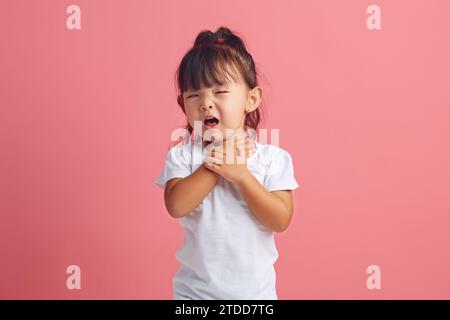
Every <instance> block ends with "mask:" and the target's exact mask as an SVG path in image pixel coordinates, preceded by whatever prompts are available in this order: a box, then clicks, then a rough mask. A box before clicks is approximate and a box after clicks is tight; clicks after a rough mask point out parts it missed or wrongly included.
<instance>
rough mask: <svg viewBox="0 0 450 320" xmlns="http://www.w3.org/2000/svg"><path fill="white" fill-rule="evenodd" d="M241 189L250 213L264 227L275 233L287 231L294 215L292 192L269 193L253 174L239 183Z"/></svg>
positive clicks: (246, 176)
mask: <svg viewBox="0 0 450 320" xmlns="http://www.w3.org/2000/svg"><path fill="white" fill-rule="evenodd" d="M239 187H240V190H241V193H242V195H243V197H244V199H245V201H246V202H247V205H248V207H249V208H250V211H251V212H252V213H253V215H254V216H255V217H256V218H257V219H258V221H259V222H260V223H261V224H262V225H264V226H265V227H267V228H269V229H271V230H273V231H275V232H283V231H285V230H286V229H287V227H288V226H289V223H290V221H291V218H292V213H293V203H292V202H293V201H292V191H291V190H280V191H273V192H269V191H267V189H266V188H264V187H263V186H262V185H261V183H260V182H259V181H258V180H257V179H256V178H255V177H254V176H253V175H252V174H251V173H249V174H246V175H245V177H243V178H242V179H241V180H240V181H239Z"/></svg>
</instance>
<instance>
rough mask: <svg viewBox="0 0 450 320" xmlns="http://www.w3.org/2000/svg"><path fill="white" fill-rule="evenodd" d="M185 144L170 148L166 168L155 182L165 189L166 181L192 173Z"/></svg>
mask: <svg viewBox="0 0 450 320" xmlns="http://www.w3.org/2000/svg"><path fill="white" fill-rule="evenodd" d="M183 151H185V150H184V149H183V145H182V144H180V145H176V146H174V147H172V148H170V149H169V151H168V153H167V157H166V162H165V164H164V168H163V169H162V171H161V173H160V175H159V177H158V178H157V179H156V180H155V184H156V185H157V186H158V187H160V188H162V189H164V188H165V187H166V182H167V181H168V180H170V179H172V178H184V177H187V176H188V175H190V174H191V166H190V161H189V159H188V157H187V156H186V155H185V154H184V152H183Z"/></svg>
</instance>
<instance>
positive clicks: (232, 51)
mask: <svg viewBox="0 0 450 320" xmlns="http://www.w3.org/2000/svg"><path fill="white" fill-rule="evenodd" d="M218 39H223V41H222V40H220V41H217V40H218ZM175 77H176V86H177V102H178V105H179V106H180V107H181V109H182V110H183V112H184V113H186V112H185V110H184V104H183V93H184V92H185V91H187V90H199V89H200V87H201V86H206V87H211V86H212V85H214V84H217V85H224V84H225V83H227V82H228V81H229V80H230V78H231V79H233V80H234V81H235V82H238V81H239V80H244V83H245V84H246V85H247V86H248V87H249V88H250V89H253V88H254V87H256V86H257V85H258V79H257V73H256V67H255V62H254V61H253V57H252V56H251V54H250V53H248V51H247V49H246V46H245V44H244V42H243V41H242V39H241V38H240V37H239V36H238V35H237V33H233V32H232V31H231V30H230V29H228V28H226V27H220V28H218V29H217V31H216V32H215V33H213V32H211V31H209V30H204V31H201V32H200V33H199V34H198V35H197V38H196V39H195V42H194V46H193V47H192V48H191V49H190V50H189V51H188V52H187V53H186V54H185V55H184V57H183V59H182V60H181V63H180V66H179V67H178V70H177V72H176V75H175ZM260 108H261V106H260V107H258V108H256V109H255V110H253V111H252V112H249V113H247V114H246V116H245V121H244V126H245V127H247V128H252V129H254V130H255V131H256V130H257V128H258V125H259V123H260V121H261V114H260ZM185 129H187V130H188V131H189V133H190V134H191V133H192V131H193V128H192V126H191V125H190V124H189V122H188V123H187V125H186V126H185Z"/></svg>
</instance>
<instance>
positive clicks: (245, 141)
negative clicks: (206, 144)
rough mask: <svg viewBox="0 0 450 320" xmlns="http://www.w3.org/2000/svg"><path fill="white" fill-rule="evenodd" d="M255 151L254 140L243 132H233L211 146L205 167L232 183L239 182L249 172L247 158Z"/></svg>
mask: <svg viewBox="0 0 450 320" xmlns="http://www.w3.org/2000/svg"><path fill="white" fill-rule="evenodd" d="M255 152H256V145H255V142H254V141H253V140H252V139H251V138H250V137H249V136H248V134H247V133H246V132H244V134H242V133H241V134H237V132H235V133H234V134H232V135H231V136H230V137H228V138H226V139H224V140H222V141H220V142H218V144H217V145H215V146H211V149H210V153H209V156H208V157H207V158H206V159H205V167H206V168H208V169H210V170H212V171H214V172H216V173H218V174H220V175H221V176H222V177H224V178H225V179H227V180H228V181H230V182H232V183H237V184H239V183H240V182H241V181H242V179H245V177H246V176H247V175H248V174H249V173H250V172H249V171H248V169H247V159H248V158H250V157H251V156H252V155H253V154H254V153H255Z"/></svg>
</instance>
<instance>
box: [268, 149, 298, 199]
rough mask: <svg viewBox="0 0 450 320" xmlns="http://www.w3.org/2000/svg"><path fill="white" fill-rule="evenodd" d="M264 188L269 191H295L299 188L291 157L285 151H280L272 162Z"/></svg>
mask: <svg viewBox="0 0 450 320" xmlns="http://www.w3.org/2000/svg"><path fill="white" fill-rule="evenodd" d="M264 186H265V187H266V189H267V190H268V191H276V190H294V189H297V188H299V185H298V183H297V181H296V180H295V176H294V166H293V164H292V158H291V155H290V154H289V153H288V152H287V151H285V150H281V149H280V150H278V151H277V152H276V153H275V155H274V156H273V158H272V159H271V161H270V164H269V166H268V169H267V172H266V177H265V179H264Z"/></svg>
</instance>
